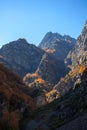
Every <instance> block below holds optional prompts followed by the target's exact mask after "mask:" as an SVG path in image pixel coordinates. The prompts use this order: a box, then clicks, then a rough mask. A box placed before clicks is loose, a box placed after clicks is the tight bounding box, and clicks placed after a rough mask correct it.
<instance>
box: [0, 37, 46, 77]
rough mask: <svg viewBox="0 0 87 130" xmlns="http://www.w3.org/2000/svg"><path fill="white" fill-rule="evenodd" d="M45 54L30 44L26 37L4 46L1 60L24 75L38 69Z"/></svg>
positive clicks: (0, 50) (0, 54)
mask: <svg viewBox="0 0 87 130" xmlns="http://www.w3.org/2000/svg"><path fill="white" fill-rule="evenodd" d="M43 54H44V51H43V50H41V49H39V48H38V47H36V46H35V45H33V44H29V43H28V42H27V41H26V40H25V39H18V40H17V41H13V42H10V43H8V44H6V45H3V46H2V48H1V49H0V62H2V63H4V64H5V65H7V67H8V68H10V69H11V70H13V71H14V72H15V73H16V74H18V75H20V76H22V77H23V76H24V75H25V74H26V73H28V72H30V73H32V72H34V71H35V70H36V69H37V67H38V65H39V62H40V60H41V58H42V55H43ZM2 60H3V61H2Z"/></svg>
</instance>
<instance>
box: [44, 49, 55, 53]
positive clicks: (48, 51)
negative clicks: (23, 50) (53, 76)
mask: <svg viewBox="0 0 87 130" xmlns="http://www.w3.org/2000/svg"><path fill="white" fill-rule="evenodd" d="M45 51H46V52H47V53H53V52H55V49H52V50H51V49H47V50H45Z"/></svg>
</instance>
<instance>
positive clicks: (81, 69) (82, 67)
mask: <svg viewBox="0 0 87 130" xmlns="http://www.w3.org/2000/svg"><path fill="white" fill-rule="evenodd" d="M84 70H85V66H81V67H80V69H79V74H81V73H83V71H84Z"/></svg>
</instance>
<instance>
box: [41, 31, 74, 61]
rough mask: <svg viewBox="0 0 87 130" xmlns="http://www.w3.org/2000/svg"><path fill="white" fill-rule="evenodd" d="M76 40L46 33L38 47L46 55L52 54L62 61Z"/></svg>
mask: <svg viewBox="0 0 87 130" xmlns="http://www.w3.org/2000/svg"><path fill="white" fill-rule="evenodd" d="M75 42H76V40H75V39H74V38H71V37H70V36H68V35H64V36H62V35H60V34H58V33H52V32H48V33H47V34H46V35H45V36H44V38H43V40H42V41H41V43H40V44H39V47H40V48H42V49H44V50H45V51H46V52H48V53H52V54H53V55H54V56H56V57H57V58H58V59H60V60H62V61H64V59H65V57H66V56H67V54H68V52H69V51H70V50H71V49H72V48H73V47H74V45H75Z"/></svg>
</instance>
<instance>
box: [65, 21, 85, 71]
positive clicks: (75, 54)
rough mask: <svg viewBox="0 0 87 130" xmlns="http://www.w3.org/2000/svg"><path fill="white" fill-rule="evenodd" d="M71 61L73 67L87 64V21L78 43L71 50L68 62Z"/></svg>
mask: <svg viewBox="0 0 87 130" xmlns="http://www.w3.org/2000/svg"><path fill="white" fill-rule="evenodd" d="M68 62H71V65H72V69H73V68H74V67H75V66H78V65H81V64H87V21H86V23H85V26H84V28H83V29H82V32H81V34H80V36H79V37H78V39H77V42H76V45H75V47H74V48H73V50H72V51H70V52H69V54H68V56H67V58H66V63H67V64H69V63H68Z"/></svg>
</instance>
